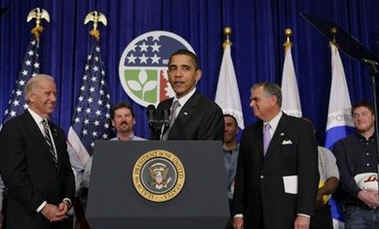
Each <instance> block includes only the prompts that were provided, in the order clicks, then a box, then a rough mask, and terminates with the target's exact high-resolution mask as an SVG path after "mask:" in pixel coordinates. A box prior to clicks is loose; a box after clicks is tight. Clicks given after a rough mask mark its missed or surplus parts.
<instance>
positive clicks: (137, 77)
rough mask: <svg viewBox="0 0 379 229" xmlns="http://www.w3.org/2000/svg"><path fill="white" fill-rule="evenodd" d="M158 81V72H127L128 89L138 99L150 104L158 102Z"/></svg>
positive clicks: (136, 70) (131, 70)
mask: <svg viewBox="0 0 379 229" xmlns="http://www.w3.org/2000/svg"><path fill="white" fill-rule="evenodd" d="M157 80H158V78H157V70H151V69H128V70H125V81H126V82H127V86H128V88H129V89H130V90H131V91H132V92H133V94H134V95H135V96H136V97H138V98H139V99H141V100H143V101H146V102H148V103H156V101H157V86H158V83H157Z"/></svg>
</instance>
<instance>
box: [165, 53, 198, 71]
mask: <svg viewBox="0 0 379 229" xmlns="http://www.w3.org/2000/svg"><path fill="white" fill-rule="evenodd" d="M176 55H185V56H189V57H190V58H191V59H192V61H193V63H194V65H195V70H198V69H200V60H199V58H198V57H197V56H196V54H195V53H193V52H191V51H189V50H188V49H179V50H176V51H175V52H174V53H172V54H171V56H170V58H169V59H168V65H169V66H170V64H171V59H172V57H173V56H176Z"/></svg>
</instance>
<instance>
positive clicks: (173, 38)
mask: <svg viewBox="0 0 379 229" xmlns="http://www.w3.org/2000/svg"><path fill="white" fill-rule="evenodd" d="M179 49H188V50H190V51H192V52H194V50H193V48H192V47H191V45H190V44H189V43H188V42H187V41H186V40H184V39H183V38H182V37H180V36H178V35H176V34H174V33H170V32H167V31H152V32H147V33H144V34H142V35H140V36H138V37H137V38H135V39H134V40H133V41H132V42H130V43H129V44H128V46H127V47H126V49H125V50H124V52H123V53H122V56H121V59H120V65H119V76H120V81H121V85H122V87H123V88H124V90H125V92H126V94H128V96H129V97H130V98H132V99H133V100H134V101H135V102H136V103H138V104H140V105H142V106H145V107H147V106H148V105H150V104H155V105H157V104H158V103H159V102H160V101H163V100H166V99H168V98H170V97H173V96H174V95H175V93H174V91H173V90H172V88H171V86H170V84H169V83H168V77H167V64H168V59H169V57H170V55H171V54H172V53H173V52H175V51H177V50H179ZM194 53H195V52H194Z"/></svg>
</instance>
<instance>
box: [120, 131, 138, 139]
mask: <svg viewBox="0 0 379 229" xmlns="http://www.w3.org/2000/svg"><path fill="white" fill-rule="evenodd" d="M134 138H135V135H134V132H131V133H130V134H129V136H128V139H129V140H133V139H134ZM116 139H117V140H120V137H119V136H118V135H117V137H116Z"/></svg>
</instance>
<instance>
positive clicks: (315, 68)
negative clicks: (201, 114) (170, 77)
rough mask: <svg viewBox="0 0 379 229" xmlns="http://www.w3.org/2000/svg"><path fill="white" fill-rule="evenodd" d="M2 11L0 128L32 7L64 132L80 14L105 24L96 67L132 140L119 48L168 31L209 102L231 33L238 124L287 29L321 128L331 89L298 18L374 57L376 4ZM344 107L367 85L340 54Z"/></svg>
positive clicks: (318, 45) (105, 0)
mask: <svg viewBox="0 0 379 229" xmlns="http://www.w3.org/2000/svg"><path fill="white" fill-rule="evenodd" d="M0 7H2V8H8V10H7V12H6V14H4V15H3V16H1V17H0V112H1V113H0V120H2V119H3V115H4V110H5V108H6V106H7V101H8V99H9V95H10V92H11V90H12V88H13V87H14V84H15V81H16V79H17V77H18V72H19V70H20V68H21V65H22V60H23V55H24V52H25V49H26V46H27V43H28V41H29V38H30V29H31V28H32V27H33V26H34V23H30V24H27V23H26V16H27V14H28V12H29V11H30V10H31V9H33V8H35V7H40V8H44V9H46V10H47V11H48V12H49V13H50V17H51V23H50V24H46V23H44V26H45V32H44V33H43V34H42V38H41V43H40V44H41V52H40V60H41V72H44V73H49V74H51V75H53V76H54V77H55V78H56V81H57V88H58V96H59V98H58V104H57V110H56V112H55V113H54V116H53V119H54V120H55V122H57V123H58V124H59V125H60V126H61V127H62V128H63V129H64V130H65V131H67V130H68V128H69V126H70V124H71V117H72V113H73V109H74V106H75V102H76V98H77V96H78V94H79V87H80V82H81V76H82V74H83V72H84V65H85V62H86V55H87V53H88V49H89V43H88V40H89V36H88V30H89V29H90V27H89V26H85V25H83V21H84V17H85V15H86V14H87V13H88V12H90V11H93V10H98V11H101V12H103V13H104V14H105V15H106V16H107V18H108V23H109V25H108V26H107V27H105V28H104V27H101V31H102V40H101V42H100V44H101V47H102V55H103V61H104V64H105V70H106V74H107V79H108V82H107V83H108V87H109V88H110V94H111V101H112V103H113V104H115V103H117V102H119V101H126V102H128V103H130V104H131V105H132V106H133V108H134V109H135V113H136V116H137V125H136V130H135V132H136V134H137V135H140V136H143V137H148V135H149V131H148V128H147V117H146V115H145V108H144V107H142V106H140V105H138V104H137V103H134V102H133V100H131V99H130V98H129V97H128V95H127V94H126V93H125V92H124V90H123V88H122V86H121V84H120V80H119V74H118V66H119V60H120V57H121V54H122V52H123V50H124V49H125V48H126V46H127V45H128V44H129V42H131V41H132V40H133V39H134V38H135V37H137V36H139V35H140V34H142V33H145V32H148V31H152V30H166V31H170V32H173V33H176V34H178V35H180V36H182V37H183V38H184V39H186V40H187V41H188V42H189V43H190V44H191V45H192V47H193V48H194V49H195V51H196V52H197V54H198V55H199V57H200V59H201V67H202V69H203V76H202V79H201V80H200V82H199V84H198V90H199V91H200V92H201V93H203V94H205V95H206V96H208V97H209V98H210V99H214V97H215V93H216V86H217V81H218V72H219V69H220V64H221V57H222V46H221V45H222V42H223V40H224V39H223V28H224V27H225V26H230V27H231V28H232V36H231V40H232V42H233V46H232V58H233V61H234V64H235V70H236V74H237V80H238V86H239V89H240V95H241V101H242V107H243V113H244V118H245V123H246V124H251V123H253V122H254V121H255V120H256V119H255V117H254V116H253V115H252V112H251V110H250V108H249V97H250V87H251V85H252V84H254V83H256V82H260V81H271V82H276V83H278V84H280V83H281V73H282V65H283V58H284V57H283V46H282V44H283V42H284V29H285V28H287V27H290V28H291V29H292V30H293V34H294V36H293V38H292V41H293V43H294V46H293V57H294V63H295V69H296V74H297V80H298V85H299V90H300V97H301V103H302V109H303V114H304V116H307V117H310V118H311V119H312V120H313V122H314V125H315V127H316V128H317V129H318V130H319V131H321V132H323V131H324V130H325V125H326V118H327V110H328V101H329V90H330V82H331V63H330V48H329V45H328V40H327V39H326V38H325V37H323V36H322V35H320V34H319V33H318V32H317V31H316V30H315V29H314V28H313V27H311V26H310V25H309V24H307V23H306V22H305V21H304V20H303V19H302V18H301V17H300V16H299V12H301V11H305V12H307V13H309V14H311V15H314V16H318V17H321V18H324V19H325V20H329V21H334V22H336V23H337V24H339V25H341V26H342V28H343V29H344V30H345V31H347V32H348V33H351V34H352V35H353V36H354V37H355V38H357V39H358V40H360V41H361V42H362V43H363V44H364V45H365V46H366V47H368V48H369V49H371V50H373V52H375V53H376V54H378V52H379V44H378V41H379V36H378V34H379V33H378V31H379V16H378V15H379V14H378V12H379V1H377V0H363V1H359V0H347V1H340V0H320V1H304V0H297V1H295V0H293V1H291V0H288V1H282V0H256V1H253V0H85V1H81V0H64V1H63V0H40V1H37V0H13V1H12V0H0ZM341 56H342V60H343V64H344V67H345V72H346V78H347V83H348V85H349V91H350V96H351V100H352V102H353V103H354V102H357V101H358V100H361V99H371V97H372V95H371V88H370V78H369V75H368V72H367V70H366V68H365V67H364V66H363V65H362V64H360V63H359V62H358V61H356V60H353V59H350V58H349V57H347V56H346V55H344V54H341Z"/></svg>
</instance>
